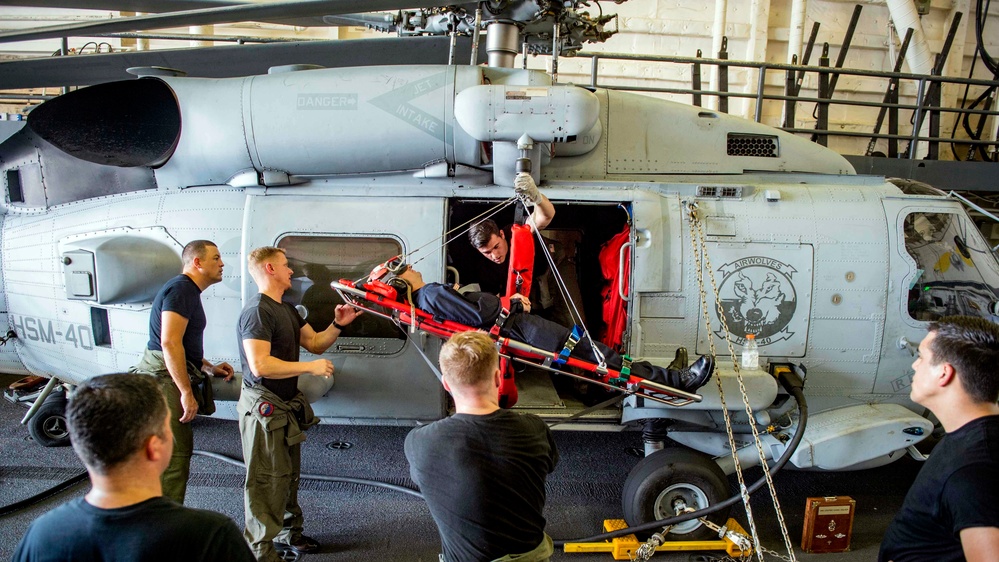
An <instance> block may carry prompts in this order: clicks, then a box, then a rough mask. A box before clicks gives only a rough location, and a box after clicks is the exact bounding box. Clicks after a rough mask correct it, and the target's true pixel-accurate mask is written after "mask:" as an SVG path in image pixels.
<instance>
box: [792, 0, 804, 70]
mask: <svg viewBox="0 0 999 562" xmlns="http://www.w3.org/2000/svg"><path fill="white" fill-rule="evenodd" d="M807 9H808V0H794V1H793V2H792V3H791V24H790V28H789V31H790V35H789V36H788V39H787V64H791V59H792V58H794V57H798V64H801V44H802V43H803V42H804V38H805V12H806V11H807Z"/></svg>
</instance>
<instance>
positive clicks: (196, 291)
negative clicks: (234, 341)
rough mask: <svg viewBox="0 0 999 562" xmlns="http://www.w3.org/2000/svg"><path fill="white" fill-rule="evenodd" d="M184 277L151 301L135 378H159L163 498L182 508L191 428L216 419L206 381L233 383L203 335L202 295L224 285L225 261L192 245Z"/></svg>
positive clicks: (212, 249)
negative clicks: (166, 421) (165, 450)
mask: <svg viewBox="0 0 999 562" xmlns="http://www.w3.org/2000/svg"><path fill="white" fill-rule="evenodd" d="M181 259H182V261H183V263H184V270H183V272H182V273H181V274H180V275H178V276H176V277H174V278H173V279H171V280H169V281H167V282H166V284H165V285H163V287H162V288H161V289H160V291H159V293H157V294H156V298H155V299H154V300H153V308H152V311H150V314H149V343H147V344H146V351H145V353H144V354H143V356H142V359H141V360H140V361H139V363H138V364H137V365H135V366H134V367H133V368H132V371H133V372H139V373H144V374H149V375H153V376H156V377H158V378H159V381H160V388H161V389H162V391H163V395H164V396H166V399H167V403H168V404H169V405H170V415H171V423H172V424H173V427H172V430H173V436H174V444H173V458H172V459H171V460H170V466H168V467H167V469H166V471H164V472H163V495H165V496H166V497H168V498H170V499H172V500H174V501H176V502H177V503H184V495H185V494H186V492H187V478H188V474H189V473H190V471H191V455H192V454H193V451H194V431H193V430H192V429H191V425H190V422H191V420H193V419H194V417H195V416H196V415H198V413H199V412H200V413H203V414H212V413H214V412H215V403H214V401H213V400H212V394H211V387H212V384H211V381H210V380H207V379H206V378H205V377H206V375H211V376H220V377H225V380H227V381H228V380H231V379H232V377H233V370H232V366H230V365H229V364H228V363H226V362H222V363H219V364H218V365H213V364H212V363H211V362H209V361H208V360H207V359H205V353H204V333H205V327H206V326H207V324H208V322H207V319H206V318H205V309H204V308H203V307H202V305H201V293H202V292H203V291H204V290H205V289H207V288H208V287H210V286H212V285H214V284H215V283H218V282H219V281H222V268H223V267H224V266H225V264H224V263H222V255H221V253H220V252H219V249H218V246H216V245H215V244H214V243H212V242H209V241H208V240H194V241H192V242H189V243H188V244H187V245H186V246H184V251H183V253H182V254H181Z"/></svg>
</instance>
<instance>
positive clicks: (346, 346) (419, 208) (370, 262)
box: [242, 194, 446, 425]
mask: <svg viewBox="0 0 999 562" xmlns="http://www.w3.org/2000/svg"><path fill="white" fill-rule="evenodd" d="M445 205H446V201H445V200H444V199H440V198H432V197H412V198H402V197H398V198H391V199H388V198H385V197H340V196H336V197H331V196H303V195H295V196H285V195H270V194H268V195H251V196H250V197H249V198H248V201H247V206H246V215H245V222H244V225H245V228H244V232H245V238H244V248H243V254H244V255H249V253H250V251H251V250H253V249H254V248H257V247H260V246H277V247H279V248H282V249H284V250H285V252H286V255H287V257H288V263H289V265H290V267H291V268H292V270H293V271H294V276H293V278H292V288H291V289H290V290H289V291H287V292H286V293H285V295H284V300H285V301H286V302H289V303H291V304H293V305H294V306H295V307H296V308H297V309H298V311H299V314H301V315H302V316H303V317H304V318H305V321H306V322H307V323H308V324H309V325H310V326H312V328H313V329H314V330H316V331H317V332H318V331H321V330H324V329H326V328H327V327H328V326H329V325H330V323H331V322H332V321H333V315H334V310H335V308H336V305H337V304H342V303H343V300H342V299H341V298H340V296H339V295H338V294H337V293H336V292H335V291H334V290H333V289H332V288H331V287H330V282H331V281H338V280H340V279H350V280H357V279H360V278H361V277H365V276H367V274H368V273H369V272H370V271H371V269H372V268H373V267H374V266H375V265H377V264H379V263H382V262H384V261H386V260H388V259H390V258H392V257H394V256H397V255H400V254H409V253H410V252H413V251H414V250H416V249H417V248H419V247H421V246H424V245H427V246H426V248H425V249H424V250H423V251H422V252H420V253H418V254H416V255H413V256H411V258H412V259H413V260H421V261H420V264H419V270H420V271H421V272H422V273H423V275H424V278H425V279H426V280H427V282H432V281H442V280H443V279H442V277H443V271H444V262H443V249H442V248H439V247H438V245H437V244H434V241H435V240H437V239H438V237H440V235H441V233H442V231H443V221H444V212H445ZM389 207H390V208H389ZM391 211H395V212H392V216H391V217H390V218H389V217H388V216H387V215H388V214H389V213H390V212H391ZM421 258H422V259H421ZM242 267H243V272H242V279H243V287H242V299H243V302H244V303H245V302H246V300H247V299H248V298H249V297H250V296H251V295H253V294H254V293H255V292H256V290H257V288H256V285H255V284H254V282H253V279H252V278H251V277H250V275H249V272H248V271H246V263H245V260H244V263H243V264H242ZM417 346H420V347H421V348H422V350H423V352H424V353H425V354H426V355H427V357H429V359H430V360H431V361H433V362H434V363H435V364H436V360H437V352H438V350H439V348H440V342H439V340H438V339H437V338H434V337H428V336H426V335H425V334H422V333H416V334H411V335H407V334H406V333H404V332H403V331H401V330H400V329H399V328H398V327H396V326H395V325H394V324H393V323H392V322H391V321H389V320H387V319H384V318H379V317H376V316H374V315H371V314H367V315H361V316H360V317H358V318H357V319H356V320H355V321H354V322H353V323H351V324H349V325H348V326H346V328H345V329H344V330H343V332H342V333H341V334H340V336H339V338H338V339H337V341H336V342H335V343H334V344H333V346H332V347H330V349H329V350H327V351H326V353H324V354H323V357H325V358H327V359H329V360H330V361H332V362H333V365H334V374H333V378H332V380H329V381H328V380H326V379H323V378H321V377H311V376H303V377H300V378H299V389H300V390H301V391H302V392H303V393H304V394H305V395H306V397H307V398H309V400H310V401H311V402H312V407H313V409H314V410H315V412H316V415H318V416H320V417H322V418H324V421H330V422H333V423H355V424H365V425H372V424H402V425H409V424H413V423H416V422H419V421H427V420H435V419H439V418H441V417H443V416H444V415H445V404H446V402H445V396H444V392H443V389H442V388H441V384H440V383H439V382H438V381H437V378H436V377H435V375H434V373H433V371H432V370H431V369H430V367H429V366H428V365H427V362H426V361H425V360H424V358H423V357H422V356H421V353H420V350H418V349H416V347H417ZM301 353H302V356H301V360H302V361H311V360H313V359H315V358H316V356H314V355H312V354H310V353H308V352H306V351H305V350H304V349H303V350H301Z"/></svg>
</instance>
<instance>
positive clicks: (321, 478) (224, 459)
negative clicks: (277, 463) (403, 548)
mask: <svg viewBox="0 0 999 562" xmlns="http://www.w3.org/2000/svg"><path fill="white" fill-rule="evenodd" d="M194 454H195V455H200V456H202V457H208V458H211V459H216V460H220V461H222V462H224V463H228V464H231V465H233V466H238V467H242V468H246V465H245V464H243V461H240V460H237V459H234V458H232V457H227V456H225V455H221V454H219V453H212V452H210V451H199V450H195V451H194ZM300 478H304V479H305V480H318V481H321V482H342V483H344V484H359V485H361V486H374V487H375V488H385V489H386V490H392V491H393V492H401V493H403V494H409V495H411V496H414V497H417V498H420V499H421V500H422V499H423V495H422V494H420V493H419V492H417V491H416V490H413V489H410V488H407V487H405V486H397V485H396V484H389V483H388V482H379V481H378V480H366V479H364V478H349V477H346V476H325V475H322V474H302V475H300Z"/></svg>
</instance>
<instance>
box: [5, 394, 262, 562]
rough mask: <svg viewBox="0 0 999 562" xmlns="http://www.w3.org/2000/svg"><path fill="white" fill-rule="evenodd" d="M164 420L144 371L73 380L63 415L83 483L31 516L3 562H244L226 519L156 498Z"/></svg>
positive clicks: (167, 444) (165, 458)
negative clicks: (76, 493) (68, 497)
mask: <svg viewBox="0 0 999 562" xmlns="http://www.w3.org/2000/svg"><path fill="white" fill-rule="evenodd" d="M171 417H172V415H171V414H170V410H169V409H168V408H167V404H166V400H164V398H163V395H162V393H161V392H160V389H159V387H158V385H157V384H156V381H154V380H153V379H152V378H150V377H148V376H144V375H134V374H121V375H104V376H99V377H94V378H92V379H90V380H89V381H86V382H84V383H83V384H81V385H80V386H78V387H77V388H76V391H75V392H73V394H72V395H71V396H70V399H69V404H68V405H67V407H66V418H67V421H68V425H69V433H70V438H71V440H72V442H73V449H74V450H75V451H76V454H77V455H78V456H79V457H80V460H82V461H83V464H84V465H86V467H87V472H88V473H89V475H90V482H91V486H92V488H91V490H90V492H88V493H87V495H86V496H84V497H83V498H80V499H77V500H73V501H71V502H69V503H66V504H63V505H61V506H59V507H57V508H56V509H54V510H52V511H50V512H48V513H46V514H45V515H42V516H41V517H39V518H38V519H36V520H35V521H34V522H33V523H32V524H31V526H30V527H29V528H28V531H27V533H25V535H24V538H22V539H21V543H20V544H19V545H18V547H17V551H16V552H15V553H14V557H13V562H64V561H66V560H73V561H75V562H89V561H94V562H133V561H136V560H141V561H142V562H173V561H175V560H183V561H185V562H216V561H220V560H225V561H227V562H253V555H252V554H251V553H250V549H248V548H247V547H246V543H245V542H244V541H243V538H242V537H241V536H240V534H239V529H237V528H236V525H235V524H234V523H233V522H232V520H231V519H229V518H228V517H226V516H224V515H222V514H220V513H215V512H212V511H206V510H201V509H190V508H187V507H184V506H182V505H177V504H176V503H175V502H173V501H172V500H170V499H167V498H165V497H163V495H162V487H161V485H160V474H161V473H162V472H163V470H164V469H166V467H167V464H168V463H169V462H170V456H171V454H170V453H171V449H172V447H173V436H172V435H171V430H170V426H171V423H170V422H171ZM123 420H125V421H127V423H122V422H123Z"/></svg>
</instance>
